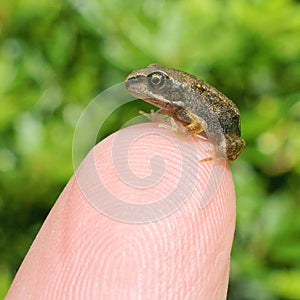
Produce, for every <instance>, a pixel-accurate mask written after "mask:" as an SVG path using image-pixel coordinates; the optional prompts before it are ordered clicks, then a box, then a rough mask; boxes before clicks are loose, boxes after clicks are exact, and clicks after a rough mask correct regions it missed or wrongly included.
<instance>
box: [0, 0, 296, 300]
mask: <svg viewBox="0 0 300 300" xmlns="http://www.w3.org/2000/svg"><path fill="white" fill-rule="evenodd" d="M299 16H300V2H299V1H296V0H294V1H292V0H273V1H267V0H227V1H226V0H223V1H221V0H219V1H218V0H211V1H205V0H186V1H184V0H177V1H171V0H145V1H134V0H123V1H121V0H98V1H97V0H86V1H84V0H73V1H72V0H69V1H64V0H60V1H50V0H10V1H1V3H0V39H1V40H0V43H1V44H0V105H1V109H0V136H1V139H0V297H1V296H3V295H4V294H5V292H6V290H7V288H8V285H9V284H10V282H11V280H12V278H13V276H14V274H15V272H16V271H17V268H18V267H19V264H20V263H21V260H22V259H23V257H24V256H25V254H26V252H27V251H28V249H29V246H30V244H31V243H32V241H33V239H34V236H35V235H36V233H37V231H38V230H39V228H40V226H41V224H42V222H43V220H44V219H45V217H46V215H47V213H48V212H49V210H50V208H51V206H52V205H53V203H54V202H55V200H56V198H57V196H58V195H59V194H60V192H61V191H62V189H63V187H64V186H65V184H66V182H67V181H68V179H69V178H70V176H71V175H72V172H73V169H72V156H71V153H72V152H71V150H72V149H71V147H72V138H73V133H74V128H75V125H76V122H77V120H78V118H79V116H80V113H81V112H82V111H83V109H84V108H85V106H86V105H87V104H88V103H89V102H90V100H91V99H92V98H94V97H95V96H96V95H97V94H98V93H99V92H100V91H101V90H104V89H106V88H108V87H110V86H112V85H113V84H116V83H119V82H121V81H123V80H124V78H125V77H126V75H127V74H128V73H129V72H130V71H131V70H133V69H136V68H140V67H144V66H146V65H147V64H149V63H153V62H159V63H161V64H163V65H166V66H169V67H175V68H179V69H182V70H185V71H187V72H190V73H193V74H195V75H198V76H199V77H201V78H202V79H204V80H206V81H208V82H209V83H211V84H212V85H214V86H216V87H217V88H218V89H219V90H221V91H222V92H224V93H225V94H226V95H228V96H229V97H230V98H232V99H234V100H235V101H236V103H237V104H238V106H239V108H240V110H241V116H242V131H243V137H244V138H245V139H246V141H247V148H246V150H245V151H244V153H243V154H242V155H241V157H239V159H238V160H237V161H236V162H234V163H233V164H232V171H233V175H234V179H235V183H236V190H237V230H236V236H235V241H234V246H233V253H232V263H231V279H230V288H229V295H228V299H230V300H232V299H239V300H244V299H245V300H246V299H300V284H299V283H300V239H299V237H300V234H299V233H300V203H299V199H300V188H299V182H300V174H299V173H300V122H299V121H300V89H299V87H300V38H299V37H300V17H299ZM139 104H140V105H139ZM139 104H137V103H135V104H134V105H135V106H134V107H133V106H131V107H130V109H128V108H127V109H121V110H119V112H118V114H117V117H114V118H112V120H113V122H112V123H110V125H109V126H106V127H105V135H108V134H110V133H111V132H113V131H115V130H117V129H118V128H119V127H120V126H122V124H123V123H124V122H125V121H126V119H129V118H130V117H131V116H132V114H135V113H136V114H137V112H138V110H139V109H141V108H143V106H142V105H145V104H142V102H139Z"/></svg>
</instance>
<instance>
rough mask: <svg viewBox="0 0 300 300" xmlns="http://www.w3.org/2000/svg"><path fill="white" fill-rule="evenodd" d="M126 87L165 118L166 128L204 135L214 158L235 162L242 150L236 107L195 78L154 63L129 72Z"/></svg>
mask: <svg viewBox="0 0 300 300" xmlns="http://www.w3.org/2000/svg"><path fill="white" fill-rule="evenodd" d="M125 87H126V89H127V90H128V92H129V93H130V94H131V95H132V96H133V97H135V98H138V99H142V100H143V101H145V102H148V103H151V104H152V105H154V106H156V107H158V108H159V109H160V111H161V112H162V113H163V114H166V115H168V116H169V117H170V118H171V126H165V127H166V128H167V127H168V128H169V129H170V130H171V131H173V132H175V133H176V132H177V131H180V132H181V133H184V135H202V136H203V135H204V137H205V138H207V139H208V140H209V141H210V142H212V143H213V144H214V145H215V149H216V155H215V157H214V158H216V159H220V158H221V159H226V160H228V161H234V160H235V159H236V158H237V157H238V156H239V155H240V154H241V152H242V151H243V150H244V148H245V145H246V143H245V140H244V139H243V138H242V137H241V122H240V112H239V110H238V108H237V106H236V104H235V103H234V102H233V101H232V100H230V99H229V98H228V97H227V96H225V95H224V94H223V93H221V92H220V91H218V90H217V89H216V88H214V87H213V86H211V85H210V84H209V83H207V82H205V81H203V80H201V79H199V78H197V77H196V76H194V75H191V74H188V73H186V72H184V71H180V70H177V69H171V68H166V67H164V66H162V65H160V64H157V63H154V64H150V65H149V66H147V67H146V68H142V69H138V70H135V71H133V72H131V73H130V74H129V75H128V76H127V78H126V80H125ZM208 160H210V158H208Z"/></svg>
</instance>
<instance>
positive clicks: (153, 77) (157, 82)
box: [147, 71, 168, 89]
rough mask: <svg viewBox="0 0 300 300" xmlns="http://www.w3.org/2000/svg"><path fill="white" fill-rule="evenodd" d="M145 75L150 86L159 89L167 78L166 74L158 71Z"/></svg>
mask: <svg viewBox="0 0 300 300" xmlns="http://www.w3.org/2000/svg"><path fill="white" fill-rule="evenodd" d="M147 77H148V82H149V84H150V86H151V87H153V88H155V89H161V88H162V87H163V86H164V85H165V83H166V81H167V79H168V76H167V75H166V74H164V73H162V72H158V71H157V72H153V73H151V74H149V75H148V76H147Z"/></svg>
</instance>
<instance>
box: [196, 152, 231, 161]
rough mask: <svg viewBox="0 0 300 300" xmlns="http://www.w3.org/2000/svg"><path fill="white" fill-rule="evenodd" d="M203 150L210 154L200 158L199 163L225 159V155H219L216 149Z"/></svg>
mask: <svg viewBox="0 0 300 300" xmlns="http://www.w3.org/2000/svg"><path fill="white" fill-rule="evenodd" d="M205 152H206V153H208V154H210V156H208V157H205V158H202V159H200V163H205V162H209V161H220V160H226V157H225V156H224V155H220V154H219V153H218V152H216V151H213V150H206V151H205Z"/></svg>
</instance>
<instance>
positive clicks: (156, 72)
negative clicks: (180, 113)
mask: <svg viewBox="0 0 300 300" xmlns="http://www.w3.org/2000/svg"><path fill="white" fill-rule="evenodd" d="M193 79H195V78H194V77H193V76H191V75H188V74H186V73H184V72H181V71H178V70H173V69H167V68H165V67H163V66H161V65H159V64H151V65H149V66H148V67H146V68H144V69H140V70H136V71H133V72H132V73H131V74H129V76H128V77H127V78H126V80H125V86H126V88H127V90H128V91H129V92H130V94H131V95H132V96H134V97H136V98H140V99H143V100H145V101H147V102H150V103H152V104H154V105H155V106H158V107H160V108H166V107H168V108H169V109H170V108H171V107H173V109H176V108H178V107H185V105H186V104H187V101H185V98H186V97H187V95H188V90H189V89H190V87H191V84H190V83H191V80H193Z"/></svg>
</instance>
